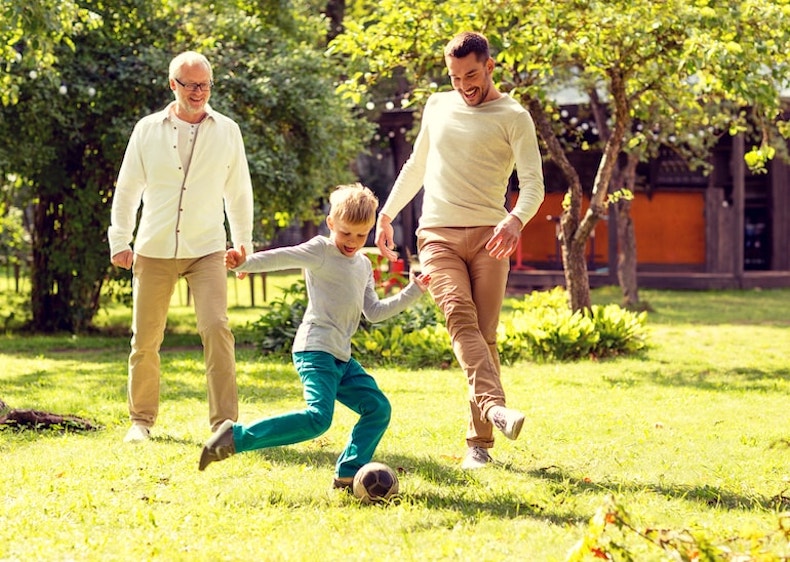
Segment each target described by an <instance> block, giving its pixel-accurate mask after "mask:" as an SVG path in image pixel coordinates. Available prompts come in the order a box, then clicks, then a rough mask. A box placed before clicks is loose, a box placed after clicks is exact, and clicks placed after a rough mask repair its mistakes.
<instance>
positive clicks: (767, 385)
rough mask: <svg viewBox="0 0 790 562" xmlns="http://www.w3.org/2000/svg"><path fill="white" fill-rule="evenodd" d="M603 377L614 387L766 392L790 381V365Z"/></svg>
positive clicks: (669, 369)
mask: <svg viewBox="0 0 790 562" xmlns="http://www.w3.org/2000/svg"><path fill="white" fill-rule="evenodd" d="M603 380H604V381H605V382H607V383H609V384H611V385H612V386H618V387H629V388H631V387H637V386H639V385H643V384H645V383H649V384H653V385H656V386H665V387H670V388H671V387H677V388H696V389H698V390H706V391H714V392H718V391H727V392H731V391H733V390H737V391H747V392H765V391H766V390H773V389H775V388H776V385H777V383H786V382H790V368H786V367H783V368H779V369H771V370H767V369H753V368H746V367H735V368H729V369H726V370H721V371H715V372H714V371H711V370H710V369H708V368H705V369H701V370H699V371H696V372H694V371H678V370H674V369H672V368H667V369H652V370H646V371H641V372H639V373H633V372H629V373H624V374H622V375H620V374H617V375H607V376H605V377H603Z"/></svg>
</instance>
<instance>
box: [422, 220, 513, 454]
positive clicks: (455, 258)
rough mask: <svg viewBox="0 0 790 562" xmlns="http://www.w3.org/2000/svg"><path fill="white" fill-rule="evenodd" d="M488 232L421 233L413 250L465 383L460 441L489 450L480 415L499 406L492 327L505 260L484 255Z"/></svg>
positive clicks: (487, 426)
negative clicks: (464, 417) (464, 414)
mask: <svg viewBox="0 0 790 562" xmlns="http://www.w3.org/2000/svg"><path fill="white" fill-rule="evenodd" d="M492 234H493V227H491V226H485V227H473V228H424V229H421V230H420V234H419V237H418V241H417V246H418V249H419V252H420V265H421V267H422V271H423V272H424V273H428V274H430V276H431V295H432V296H433V299H434V301H436V304H437V305H438V306H439V308H440V309H441V310H442V312H443V313H444V317H445V320H446V323H447V331H448V332H449V333H450V339H451V341H452V345H453V352H454V353H455V357H456V358H457V359H458V362H459V364H460V365H461V368H462V369H463V370H464V372H465V373H466V378H467V381H468V383H469V407H470V415H469V426H468V429H467V434H466V442H467V444H468V445H469V446H470V447H471V446H477V447H485V448H489V447H491V446H492V445H493V444H494V435H493V426H492V424H491V423H490V422H489V421H488V420H487V419H486V417H485V414H486V413H487V411H488V409H489V408H490V407H491V406H495V405H499V406H504V405H505V392H504V390H503V389H502V383H501V382H500V376H499V374H500V373H499V372H500V368H499V354H498V352H497V348H496V334H497V326H498V325H499V313H500V310H501V308H502V301H503V299H504V297H505V288H506V286H507V277H508V272H509V271H510V261H509V260H507V259H504V260H497V259H495V258H492V257H491V256H489V255H488V250H486V249H485V245H486V243H487V242H488V240H489V239H490V238H491V236H492Z"/></svg>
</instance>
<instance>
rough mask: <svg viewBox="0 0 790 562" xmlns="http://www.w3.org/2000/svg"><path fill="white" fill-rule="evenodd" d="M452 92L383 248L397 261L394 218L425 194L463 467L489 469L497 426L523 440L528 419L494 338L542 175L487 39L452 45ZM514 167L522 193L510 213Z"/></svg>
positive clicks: (429, 127)
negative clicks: (497, 80)
mask: <svg viewBox="0 0 790 562" xmlns="http://www.w3.org/2000/svg"><path fill="white" fill-rule="evenodd" d="M444 60H445V64H446V66H447V70H448V72H449V75H450V80H451V81H452V86H453V89H454V90H455V91H452V92H442V93H436V94H433V95H432V96H431V97H430V98H429V99H428V102H427V103H426V105H425V109H424V111H423V119H422V123H421V126H420V132H419V134H418V136H417V139H416V140H415V143H414V150H413V152H412V154H411V156H410V157H409V160H408V161H407V162H406V164H404V166H403V168H402V169H401V171H400V174H399V175H398V178H397V179H396V181H395V185H394V186H393V188H392V191H391V193H390V195H389V197H388V198H387V201H386V203H385V204H384V207H383V208H382V209H381V213H380V215H379V219H378V224H377V227H376V245H377V246H378V247H379V249H380V250H381V252H382V254H383V255H384V256H386V257H387V258H388V259H390V260H393V259H396V258H397V255H396V254H395V252H394V251H393V248H394V241H393V236H394V231H393V227H392V224H391V223H392V220H393V219H394V218H395V217H396V216H397V214H398V213H399V212H400V211H401V210H402V209H403V208H404V207H405V206H406V204H407V203H408V202H409V201H411V199H412V198H414V196H415V195H416V194H417V192H418V191H419V190H420V188H421V187H424V189H425V192H424V198H423V210H422V216H421V217H420V222H419V227H418V229H417V246H418V250H419V254H420V263H421V265H422V269H423V271H425V272H426V273H429V274H430V275H431V278H432V279H433V281H432V283H431V288H430V290H431V294H432V295H433V298H434V300H435V301H436V303H437V304H438V306H439V307H440V308H441V309H442V311H443V313H444V316H445V319H446V323H447V330H448V331H449V333H450V338H451V340H452V344H453V351H454V353H455V356H456V358H457V359H458V362H459V363H460V365H461V368H462V369H463V370H464V372H465V374H466V379H467V383H468V385H469V397H470V400H469V405H470V419H469V425H468V429H467V434H466V441H467V445H468V450H467V454H466V457H465V458H464V461H463V464H462V466H463V468H467V469H473V468H479V467H482V466H485V465H486V464H487V463H488V462H490V461H491V460H492V459H491V455H490V454H489V452H488V449H490V448H491V447H492V446H493V445H494V436H493V427H494V426H496V427H497V429H499V430H500V431H501V432H502V433H503V434H504V435H505V436H506V437H508V438H510V439H516V438H517V437H518V435H519V432H520V431H521V427H522V425H523V423H524V415H523V414H522V413H520V412H518V411H516V410H513V409H510V408H507V407H505V392H504V390H503V388H502V383H501V382H500V367H499V356H498V353H497V349H496V330H497V326H498V324H499V314H500V310H501V307H502V301H503V299H504V296H505V288H506V285H507V277H508V272H509V270H510V261H509V259H507V258H508V257H509V256H510V255H511V254H512V253H513V252H514V251H515V250H516V245H517V244H518V243H519V236H520V233H521V229H522V228H523V227H524V225H525V224H526V223H527V221H529V220H530V219H531V218H532V217H533V216H534V215H535V213H536V212H537V210H538V207H539V206H540V204H541V202H542V201H543V196H544V187H543V170H542V163H541V157H540V152H539V149H538V142H537V137H536V134H535V126H534V123H533V122H532V118H531V116H530V115H529V113H528V112H527V111H526V110H525V109H524V108H523V107H522V106H521V105H520V104H519V103H518V102H516V101H515V100H513V99H512V98H511V97H509V96H507V95H505V94H502V93H500V92H499V91H498V90H497V88H496V86H495V85H494V82H493V78H492V73H493V70H494V60H493V58H491V55H490V52H489V45H488V41H487V40H486V38H485V37H484V36H482V35H480V34H479V33H471V32H464V33H461V34H459V35H457V36H456V37H454V38H453V39H452V40H451V41H450V42H449V43H448V44H447V46H446V47H445V50H444ZM514 165H515V168H516V171H517V173H518V179H519V188H520V194H519V198H518V201H517V203H516V205H515V207H514V208H513V210H512V211H510V212H509V213H508V211H507V209H506V207H505V197H506V193H507V182H508V178H509V177H510V174H511V172H512V171H513V167H514Z"/></svg>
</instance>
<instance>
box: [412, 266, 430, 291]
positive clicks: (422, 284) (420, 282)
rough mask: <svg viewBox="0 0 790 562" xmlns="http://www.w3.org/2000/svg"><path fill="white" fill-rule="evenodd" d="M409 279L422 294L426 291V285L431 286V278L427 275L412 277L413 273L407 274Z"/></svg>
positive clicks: (421, 274)
mask: <svg viewBox="0 0 790 562" xmlns="http://www.w3.org/2000/svg"><path fill="white" fill-rule="evenodd" d="M409 277H411V280H412V281H414V282H415V283H417V286H418V287H419V288H420V289H421V290H422V292H423V293H424V292H425V291H427V290H428V285H430V284H431V276H430V275H429V274H427V273H420V274H419V275H414V272H413V271H412V272H410V273H409Z"/></svg>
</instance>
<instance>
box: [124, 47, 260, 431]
mask: <svg viewBox="0 0 790 562" xmlns="http://www.w3.org/2000/svg"><path fill="white" fill-rule="evenodd" d="M169 77H170V89H171V90H172V92H173V95H174V96H175V101H173V102H171V103H170V104H169V105H168V106H167V107H166V108H165V109H163V110H162V111H160V112H158V113H154V114H152V115H149V116H147V117H144V118H143V119H141V120H140V121H139V122H138V123H137V124H136V125H135V127H134V130H133V131H132V136H131V138H130V139H129V144H128V146H127V148H126V154H125V156H124V159H123V163H122V164H121V169H120V172H119V174H118V182H117V185H116V188H115V193H114V195H113V201H112V220H111V224H110V228H109V231H108V238H109V242H110V255H111V256H112V258H111V261H112V263H113V265H116V266H118V267H122V268H124V269H129V268H132V271H133V279H132V290H133V293H132V294H133V312H132V315H133V317H132V341H131V347H132V350H131V353H130V355H129V388H128V403H129V417H130V418H131V422H132V426H131V428H130V429H129V431H128V432H127V434H126V437H125V439H124V440H125V441H127V442H134V441H145V440H147V439H148V438H149V437H150V430H151V427H152V426H153V425H154V423H155V422H156V418H157V415H158V413H159V379H160V370H159V348H160V346H161V344H162V339H163V338H164V330H165V323H166V321H167V311H168V307H169V305H170V297H171V296H172V295H173V290H174V288H175V285H176V283H177V281H178V278H179V277H184V278H186V280H187V283H188V284H189V288H190V291H191V293H192V296H193V298H194V302H195V316H196V318H197V329H198V333H199V334H200V338H201V340H202V342H203V349H204V355H205V361H206V379H207V381H208V402H209V424H210V426H211V428H212V430H215V429H217V428H218V427H219V425H220V424H221V423H222V422H223V421H225V420H235V419H236V418H237V416H238V396H237V389H236V363H235V349H234V348H235V341H234V338H233V334H232V333H231V331H230V328H229V327H228V317H227V270H226V269H225V266H224V263H223V258H224V255H225V249H226V248H227V244H226V236H225V214H226V213H227V217H228V222H229V224H230V231H231V236H232V238H233V242H234V244H235V246H236V247H237V248H242V247H243V248H245V249H252V209H253V202H252V184H251V181H250V173H249V169H248V166H247V157H246V154H245V152H244V143H243V141H242V137H241V131H240V130H239V126H238V125H237V124H236V123H235V122H234V121H232V120H230V119H229V118H227V117H225V116H224V115H222V114H220V113H218V112H216V111H214V110H213V109H212V108H211V107H210V106H209V104H208V101H209V98H210V97H211V88H212V86H213V85H214V82H213V73H212V70H211V65H210V64H209V62H208V60H207V59H206V57H204V56H203V55H200V54H198V53H195V52H185V53H181V54H180V55H178V56H176V57H175V58H174V59H173V60H172V61H171V62H170V69H169ZM141 203H142V205H143V209H142V215H141V216H140V224H139V226H138V228H137V235H136V238H135V240H134V250H132V248H131V243H132V236H133V233H134V230H135V224H136V221H137V212H138V209H139V208H140V204H141Z"/></svg>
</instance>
